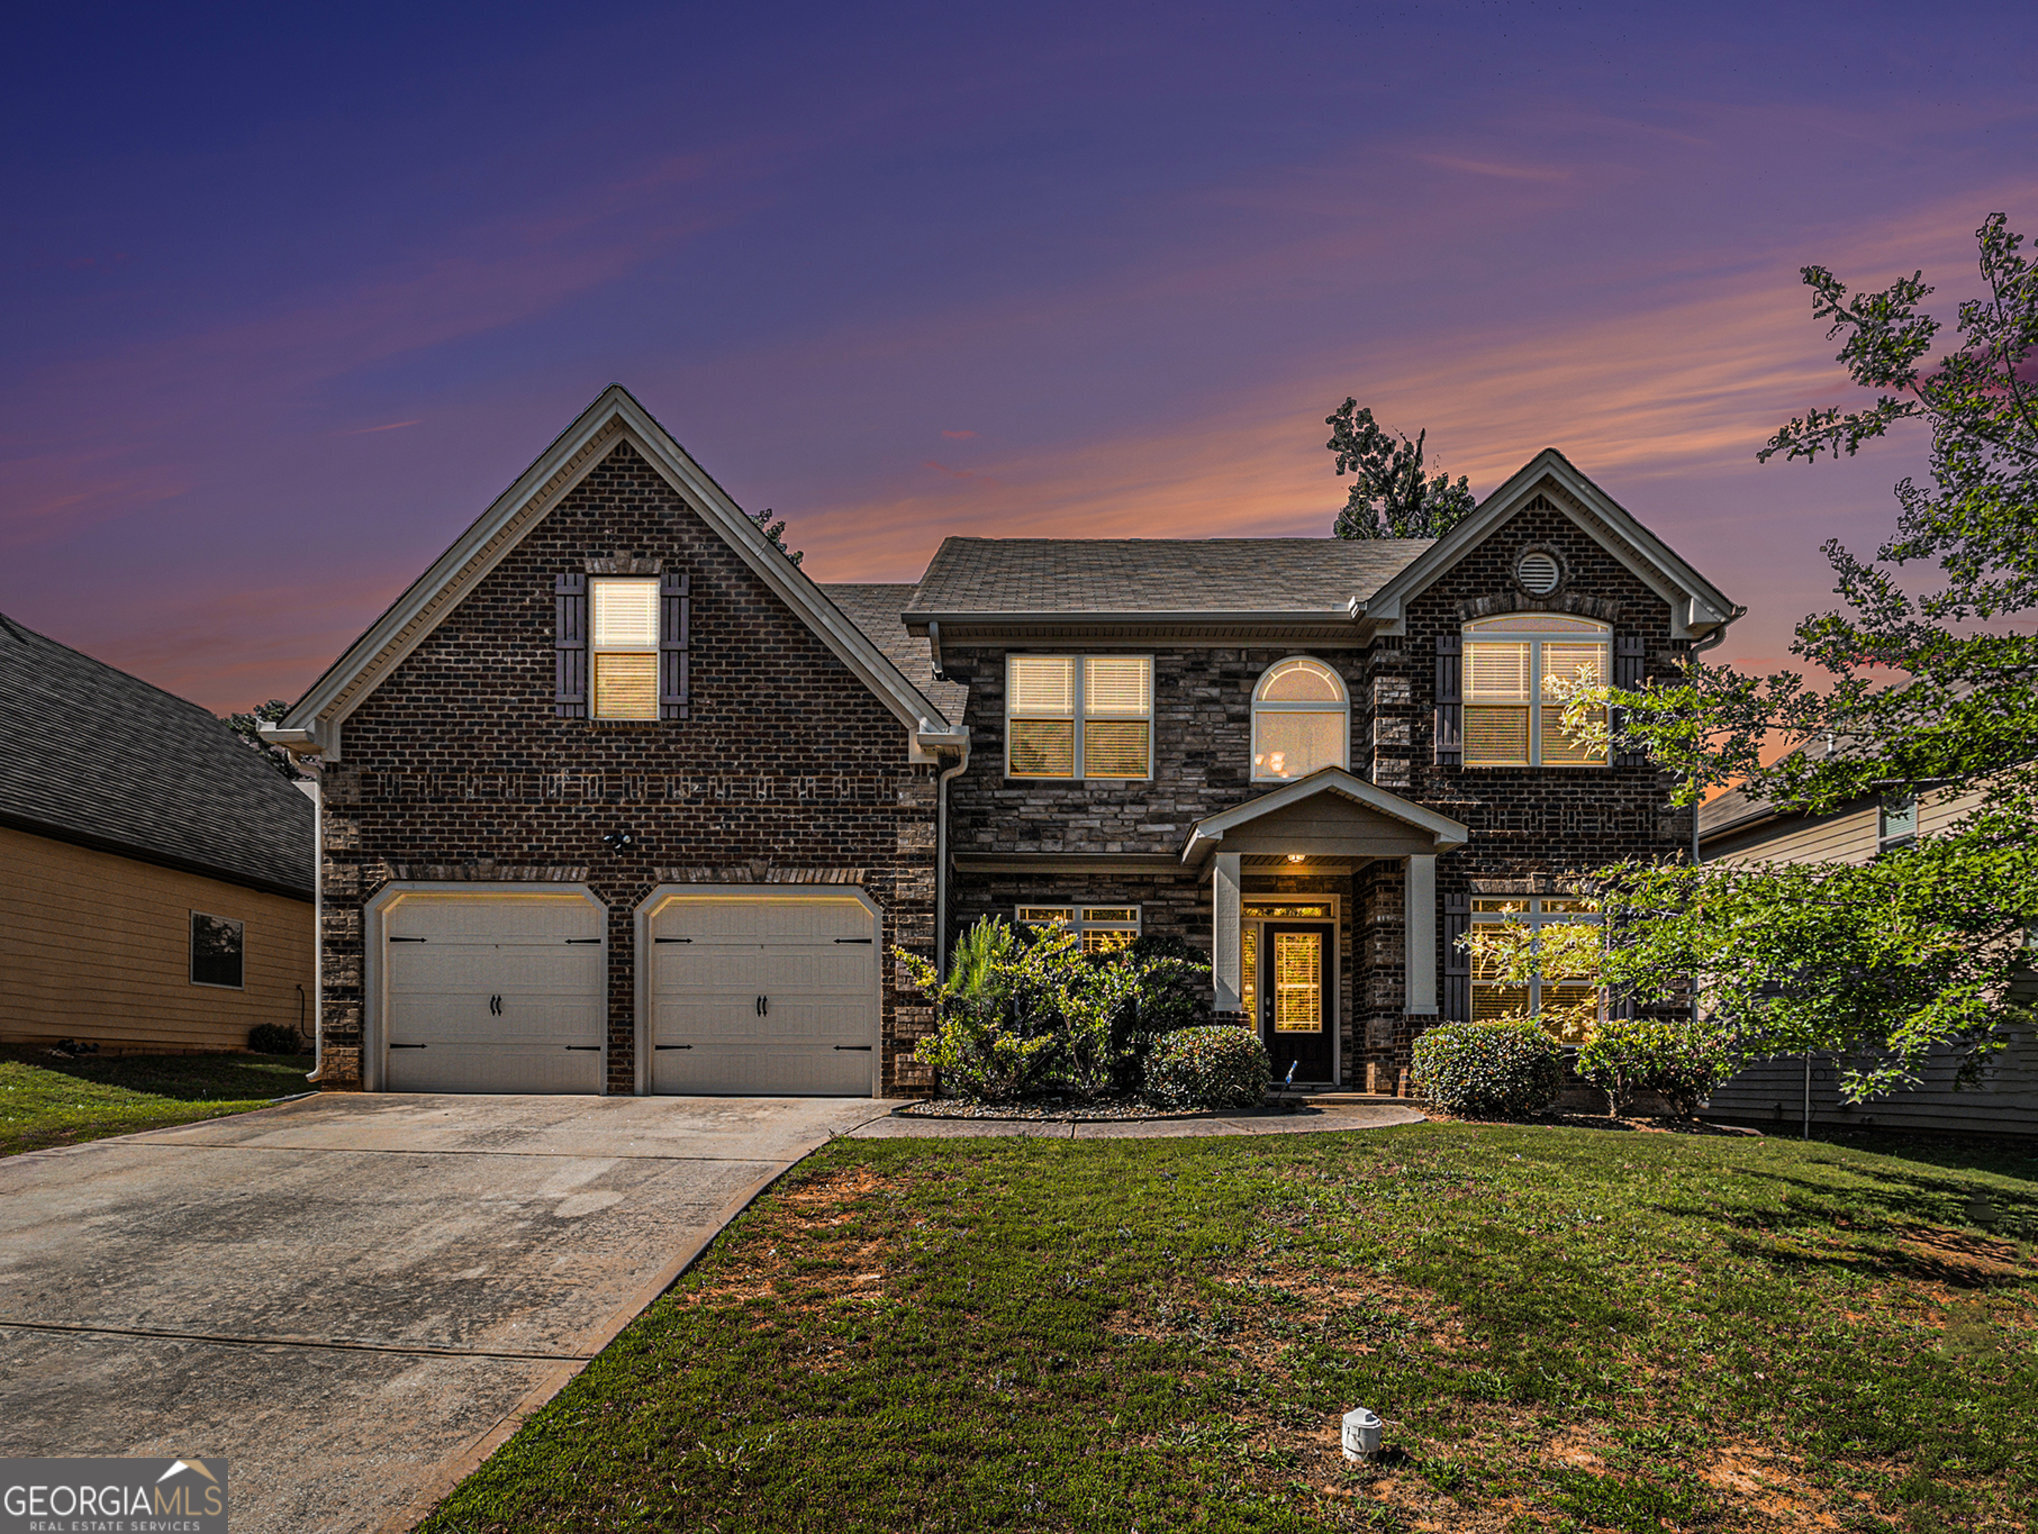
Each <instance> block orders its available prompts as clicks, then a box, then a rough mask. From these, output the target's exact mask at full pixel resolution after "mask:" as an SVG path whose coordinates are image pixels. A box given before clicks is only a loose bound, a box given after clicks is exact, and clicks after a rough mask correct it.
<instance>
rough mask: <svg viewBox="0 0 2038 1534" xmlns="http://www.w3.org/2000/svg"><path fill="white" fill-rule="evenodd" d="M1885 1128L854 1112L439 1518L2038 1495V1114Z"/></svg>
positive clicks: (1971, 1507)
mask: <svg viewBox="0 0 2038 1534" xmlns="http://www.w3.org/2000/svg"><path fill="white" fill-rule="evenodd" d="M1885 1145H1886V1149H1885V1150H1884V1151H1882V1152H1878V1151H1873V1150H1869V1149H1863V1148H1860V1147H1852V1146H1839V1145H1832V1144H1823V1143H1813V1144H1810V1145H1803V1144H1799V1143H1797V1142H1794V1141H1789V1140H1771V1139H1761V1138H1745V1139H1743V1138H1728V1137H1703V1136H1684V1135H1660V1134H1634V1133H1629V1134H1622V1133H1614V1132H1611V1131H1604V1130H1586V1129H1557V1128H1539V1127H1523V1128H1478V1127H1472V1126H1461V1125H1420V1126H1415V1127H1411V1128H1408V1129H1399V1130H1388V1131H1377V1132H1372V1133H1365V1134H1349V1135H1302V1136H1292V1137H1291V1136H1268V1137H1265V1138H1255V1139H1233V1138H1226V1139H1207V1140H1205V1139H1192V1140H1147V1141H1125V1142H1098V1141H1090V1142H1075V1143H1069V1142H1047V1141H1028V1140H964V1141H947V1142H938V1141H918V1142H912V1141H865V1140H842V1141H837V1142H836V1143H835V1144H834V1145H832V1146H830V1147H829V1148H828V1149H826V1150H825V1151H823V1152H821V1153H820V1154H818V1155H816V1156H814V1157H813V1158H811V1159H810V1160H808V1161H807V1162H805V1163H803V1164H802V1165H801V1166H800V1167H799V1168H798V1169H797V1170H796V1172H795V1173H794V1174H793V1175H792V1176H791V1177H789V1178H788V1179H787V1180H786V1181H785V1182H784V1183H782V1184H781V1185H780V1186H779V1187H778V1188H777V1189H776V1190H775V1191H774V1192H772V1193H771V1194H770V1195H768V1196H767V1197H766V1198H764V1199H762V1200H761V1201H759V1203H758V1204H756V1205H755V1206H754V1207H753V1208H752V1209H751V1210H750V1211H749V1212H748V1213H747V1214H745V1215H744V1216H743V1217H742V1218H741V1219H739V1220H738V1221H737V1222H736V1223H735V1224H734V1225H733V1226H731V1228H730V1229H729V1230H728V1231H726V1232H725V1233H724V1234H723V1235H722V1236H721V1238H720V1239H718V1240H717V1241H716V1242H715V1244H714V1245H713V1247H711V1248H710V1250H709V1251H708V1253H707V1254H706V1255H705V1256H704V1258H703V1259H702V1261H701V1262H700V1263H699V1264H697V1265H696V1266H695V1268H694V1269H693V1270H692V1271H690V1272H689V1273H688V1274H687V1275H686V1277H684V1278H683V1279H682V1280H681V1281H680V1283H679V1284H678V1285H677V1286H675V1288H674V1289H673V1290H672V1291H671V1292H670V1293H669V1294H667V1295H666V1296H665V1297H664V1298H662V1299H661V1300H659V1301H658V1302H657V1303H656V1304H655V1305H653V1306H652V1307H651V1309H650V1310H649V1311H647V1312H646V1313H645V1315H643V1316H642V1317H640V1318H639V1319H638V1321H637V1322H636V1323H635V1324H634V1325H632V1326H631V1327H630V1328H629V1329H628V1330H627V1331H625V1332H624V1333H623V1335H622V1336H621V1337H619V1338H618V1339H617V1340H616V1342H615V1343H614V1344H613V1345H612V1346H611V1347H609V1348H608V1350H607V1351H606V1352H604V1353H603V1354H602V1355H601V1357H600V1358H598V1359H597V1360H596V1361H595V1362H594V1363H593V1364H592V1365H591V1366H590V1367H589V1368H588V1369H587V1371H586V1372H585V1373H584V1374H582V1375H581V1376H580V1377H579V1379H577V1380H576V1381H575V1382H574V1383H573V1384H571V1385H570V1386H569V1387H568V1388H567V1389H566V1390H565V1391H563V1392H562V1393H561V1394H560V1395H559V1396H558V1397H557V1398H556V1399H555V1400H554V1401H553V1402H552V1403H551V1404H550V1405H548V1406H547V1407H545V1408H544V1409H542V1410H541V1411H540V1412H538V1413H537V1414H536V1415H535V1416H533V1417H532V1419H531V1420H530V1421H529V1422H528V1423H526V1424H525V1425H524V1427H523V1428H522V1429H521V1430H520V1431H519V1432H518V1433H517V1434H516V1435H515V1437H514V1438H512V1439H511V1440H510V1441H509V1442H508V1443H506V1444H505V1445H504V1446H503V1447H502V1448H501V1449H500V1450H499V1451H498V1452H497V1453H496V1454H495V1455H494V1457H493V1458H492V1459H491V1460H490V1461H489V1462H488V1463H487V1464H486V1465H484V1466H483V1467H482V1468H481V1469H480V1470H479V1471H477V1472H476V1473H475V1474H474V1475H473V1476H471V1477H470V1478H469V1479H468V1480H467V1481H466V1482H465V1483H463V1484H462V1485H461V1486H460V1487H458V1488H457V1489H456V1490H455V1491H454V1492H453V1494H452V1495H451V1496H450V1497H449V1498H448V1499H447V1501H446V1502H445V1503H444V1504H443V1505H442V1506H441V1507H440V1508H439V1509H438V1511H437V1512H436V1513H435V1514H434V1515H433V1517H432V1518H431V1519H430V1520H429V1521H428V1522H427V1523H426V1524H425V1525H424V1529H425V1530H426V1531H428V1534H455V1531H460V1534H476V1531H484V1530H487V1531H495V1530H518V1531H524V1530H543V1529H561V1530H564V1529H574V1530H609V1529H641V1530H653V1529H657V1530H668V1529H687V1530H720V1531H734V1530H748V1529H772V1530H782V1529H812V1530H850V1529H867V1530H885V1531H892V1530H921V1529H925V1530H937V1529H954V1530H973V1529H987V1528H989V1529H1025V1530H1034V1529H1113V1530H1141V1531H1145V1534H1153V1531H1158V1530H1167V1529H1188V1528H1194V1529H1207V1530H1232V1529H1236V1530H1315V1529H1374V1530H1382V1529H1409V1530H1412V1529H1447V1530H1461V1529H1464V1530H1543V1529H1559V1530H1563V1529H1569V1530H1601V1529H1613V1530H1637V1531H1639V1530H1650V1531H1656V1530H1661V1529H1666V1528H1667V1529H1708V1530H1710V1529H1722V1530H1727V1529H1735V1530H1738V1529H1748V1530H1772V1529H1777V1530H1780V1529H1804V1528H1819V1527H1823V1528H1837V1529H1860V1530H1870V1529H1878V1530H1880V1529H1888V1530H1897V1529H1901V1530H1936V1529H2005V1530H2007V1529H2025V1528H2027V1527H2029V1526H2030V1519H2031V1514H2032V1509H2033V1508H2034V1506H2038V1329H2034V1322H2038V1264H2034V1262H2033V1251H2032V1247H2031V1245H2030V1242H2029V1239H2028V1238H2029V1237H2030V1236H2032V1235H2038V1146H2034V1147H2013V1148H1999V1149H1995V1150H1989V1149H1981V1150H1976V1151H1969V1152H1961V1151H1958V1150H1955V1149H1950V1148H1948V1147H1947V1146H1946V1145H1944V1144H1943V1143H1942V1144H1940V1145H1938V1146H1936V1147H1932V1148H1930V1150H1929V1151H1928V1152H1927V1153H1926V1154H1925V1155H1920V1154H1906V1148H1905V1147H1904V1146H1903V1145H1902V1144H1901V1143H1900V1142H1885ZM1927 1156H1929V1158H1930V1159H1927ZM1976 1195H1981V1196H1982V1197H1983V1198H1984V1199H1985V1200H1986V1203H1985V1204H1984V1205H1981V1206H1976V1205H1974V1204H1972V1202H1971V1201H1972V1200H1973V1199H1974V1197H1975V1196H1976ZM1977 1218H1979V1219H1980V1220H1981V1221H1983V1225H1977V1223H1976V1220H1977ZM1984 1226H1985V1228H1984ZM1361 1404H1363V1405H1367V1406H1371V1407H1373V1408H1374V1409H1375V1410H1377V1411H1379V1412H1380V1413H1381V1414H1382V1415H1383V1416H1385V1417H1386V1418H1387V1420H1388V1428H1387V1451H1386V1452H1385V1453H1383V1454H1382V1455H1381V1457H1380V1458H1379V1460H1378V1461H1377V1462H1375V1463H1372V1464H1368V1465H1364V1466H1358V1467H1348V1466H1347V1465H1346V1464H1345V1462H1344V1460H1343V1459H1342V1457H1341V1456H1340V1454H1339V1452H1338V1448H1337V1423H1338V1419H1339V1417H1340V1415H1341V1414H1342V1413H1343V1412H1344V1411H1345V1410H1346V1409H1347V1408H1348V1407H1351V1406H1354V1405H1361Z"/></svg>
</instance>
